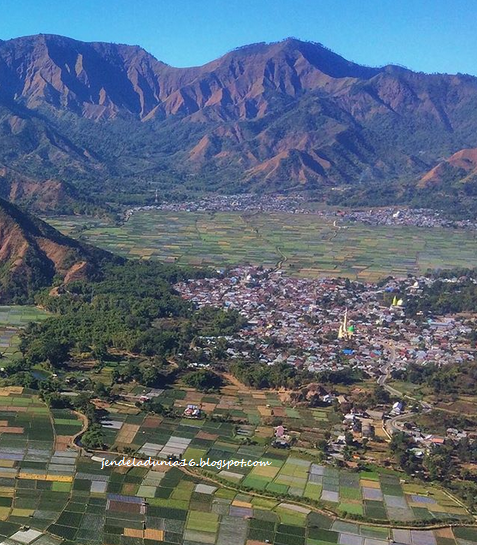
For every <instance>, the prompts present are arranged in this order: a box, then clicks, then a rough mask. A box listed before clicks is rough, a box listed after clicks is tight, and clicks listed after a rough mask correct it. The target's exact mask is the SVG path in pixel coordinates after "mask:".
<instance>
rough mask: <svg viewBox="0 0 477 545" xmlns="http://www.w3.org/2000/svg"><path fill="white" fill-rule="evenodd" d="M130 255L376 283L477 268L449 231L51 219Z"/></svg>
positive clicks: (173, 216)
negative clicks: (114, 224) (410, 275)
mask: <svg viewBox="0 0 477 545" xmlns="http://www.w3.org/2000/svg"><path fill="white" fill-rule="evenodd" d="M49 221H50V223H52V225H54V226H55V227H57V228H59V229H60V230H62V231H63V232H65V233H72V232H73V233H74V230H75V229H76V228H78V227H80V226H82V225H83V226H84V225H86V224H88V228H87V229H85V230H84V231H83V232H82V233H81V236H82V237H85V238H86V239H87V240H88V241H90V242H92V243H93V244H96V245H98V246H101V247H103V248H106V249H108V250H111V251H114V252H117V253H120V254H122V255H125V256H128V257H140V258H144V259H150V258H154V259H159V260H161V261H164V262H169V263H173V262H177V263H179V264H190V265H199V266H208V265H213V266H225V265H230V264H238V263H251V264H260V265H264V266H275V265H277V264H278V263H280V264H281V266H282V268H283V269H284V270H287V271H288V272H290V273H291V274H297V275H303V276H312V277H315V276H338V275H340V276H346V277H349V278H360V279H363V280H376V279H378V278H380V277H382V276H385V275H388V274H393V275H398V276H399V275H405V274H407V273H417V272H425V271H426V270H427V269H434V268H450V267H473V266H477V238H476V234H475V233H471V232H467V231H456V230H452V229H440V228H435V229H425V228H415V227H400V226H399V227H370V226H366V225H362V224H350V225H347V226H344V228H337V227H334V226H333V223H332V222H331V221H328V220H327V219H324V218H321V217H317V216H313V215H304V214H253V215H252V214H250V215H247V214H240V213H231V212H223V213H215V214H211V213H188V212H158V211H150V212H141V213H137V214H135V215H133V216H132V218H131V219H130V220H129V221H128V222H127V223H126V224H125V225H123V226H121V227H111V226H107V225H105V224H104V223H97V224H94V223H92V222H91V220H85V219H84V218H72V217H64V218H57V219H54V220H49Z"/></svg>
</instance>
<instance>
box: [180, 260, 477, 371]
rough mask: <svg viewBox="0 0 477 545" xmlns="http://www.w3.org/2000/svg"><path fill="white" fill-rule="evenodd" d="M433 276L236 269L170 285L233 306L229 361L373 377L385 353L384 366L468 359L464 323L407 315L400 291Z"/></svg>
mask: <svg viewBox="0 0 477 545" xmlns="http://www.w3.org/2000/svg"><path fill="white" fill-rule="evenodd" d="M432 282H433V280H432V279H429V278H426V277H418V278H416V277H413V278H406V279H402V280H395V279H389V280H388V281H387V282H386V283H385V284H384V285H379V286H378V285H376V284H363V283H359V282H352V281H349V280H347V279H339V278H338V279H331V278H323V279H305V278H296V277H289V276H287V275H286V274H285V273H283V272H282V271H279V270H271V269H268V270H267V269H260V268H256V267H236V268H233V269H231V270H229V271H227V272H226V273H224V274H220V275H219V276H218V277H216V278H206V279H200V280H194V281H189V282H183V283H180V284H177V285H176V286H175V287H176V289H177V290H178V291H179V293H180V294H181V295H182V296H183V297H184V298H185V299H187V300H189V301H192V302H193V303H195V304H196V305H197V306H198V307H203V306H208V305H209V306H215V307H222V308H224V309H233V310H236V311H238V312H239V313H240V314H241V315H242V316H243V317H244V318H245V319H246V326H245V327H244V328H242V329H241V330H240V332H239V333H238V334H237V335H235V336H234V337H233V338H227V340H228V343H229V348H228V350H227V352H228V355H229V357H230V358H232V359H234V358H237V359H248V358H254V357H255V358H256V359H257V360H258V361H259V362H261V363H266V364H268V365H272V364H274V363H278V362H286V363H288V364H290V365H293V366H296V367H298V368H301V369H307V370H309V371H312V372H324V371H340V370H344V369H356V370H361V371H363V372H364V373H366V374H367V375H369V376H370V377H375V378H376V379H377V378H378V377H379V376H380V375H381V374H382V373H381V368H382V366H383V365H384V363H385V362H388V361H389V360H390V359H391V356H392V369H390V371H396V370H399V369H403V368H406V367H407V366H408V365H409V364H410V363H418V364H422V365H426V364H427V363H430V362H434V363H436V364H438V365H446V363H450V362H452V363H459V362H464V361H470V360H473V358H474V355H473V351H472V349H471V347H470V346H469V341H468V339H467V337H466V335H468V333H469V332H470V330H471V329H470V328H469V326H468V325H465V324H464V323H463V321H461V320H459V319H458V318H456V317H453V318H446V319H438V320H425V321H422V320H419V321H418V320H417V319H414V318H410V317H408V316H406V311H405V304H404V303H403V299H402V296H403V294H405V296H406V297H407V298H409V297H418V296H419V293H420V290H421V287H422V286H424V285H425V284H429V283H432ZM344 322H346V323H344ZM340 326H341V329H344V331H341V335H340V334H339V333H340ZM343 326H344V328H343ZM340 337H341V338H340ZM203 341H204V343H205V346H206V349H207V347H208V348H209V349H210V348H211V347H212V345H213V344H214V343H215V339H214V338H205V339H203ZM256 355H258V357H257V356H256Z"/></svg>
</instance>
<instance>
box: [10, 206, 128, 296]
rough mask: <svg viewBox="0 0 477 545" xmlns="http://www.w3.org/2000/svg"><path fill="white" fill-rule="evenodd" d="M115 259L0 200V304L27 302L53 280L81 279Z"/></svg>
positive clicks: (63, 281) (64, 281) (66, 281)
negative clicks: (104, 262)
mask: <svg viewBox="0 0 477 545" xmlns="http://www.w3.org/2000/svg"><path fill="white" fill-rule="evenodd" d="M115 259H117V260H118V259H119V258H115V257H113V256H112V255H111V254H109V253H108V252H105V251H103V250H99V249H97V248H93V247H92V246H89V245H85V244H83V243H81V242H78V241H76V240H74V239H71V238H69V237H67V236H65V235H63V234H61V233H60V232H59V231H57V230H56V229H54V228H53V227H51V226H50V225H49V224H47V223H45V222H44V221H42V220H40V219H38V218H36V217H34V216H31V215H29V214H27V213H25V212H23V211H22V210H20V208H18V207H17V206H15V205H13V204H12V203H9V202H8V201H5V200H4V199H1V198H0V302H2V303H5V302H14V303H23V302H26V301H31V300H32V297H33V295H34V294H35V293H36V292H37V291H38V290H40V289H42V288H47V287H49V286H51V285H52V284H53V282H54V280H55V279H56V280H57V281H58V282H59V283H61V284H68V283H70V282H73V281H75V280H81V279H85V278H88V277H89V276H90V275H91V274H94V273H95V272H98V269H99V265H100V263H101V262H103V261H113V260H115ZM58 285H59V284H58Z"/></svg>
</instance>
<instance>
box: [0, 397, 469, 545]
mask: <svg viewBox="0 0 477 545" xmlns="http://www.w3.org/2000/svg"><path fill="white" fill-rule="evenodd" d="M181 397H182V396H170V399H171V401H172V403H175V402H176V401H187V394H186V396H185V397H182V399H180V398H181ZM204 403H205V402H204ZM210 403H212V404H213V403H214V401H210ZM110 416H111V421H112V422H114V421H116V422H118V421H122V420H120V418H119V416H120V413H119V411H116V414H114V413H113V414H111V415H110ZM122 416H124V415H121V417H122ZM130 416H134V417H135V418H136V422H137V423H136V424H133V423H132V421H131V423H130V424H129V425H130V426H136V429H135V430H134V429H132V428H129V429H127V428H126V426H127V425H128V422H126V423H123V425H122V426H120V427H119V429H116V430H115V433H116V434H117V436H116V437H119V435H121V434H123V438H124V439H128V437H127V436H129V437H131V438H132V439H133V440H134V441H136V437H137V436H139V437H140V441H141V442H142V443H143V449H144V448H149V449H151V448H152V447H151V446H150V445H149V446H147V447H145V446H144V445H145V443H144V441H146V442H149V440H151V439H152V440H155V441H157V440H159V437H160V436H161V435H162V441H165V442H166V444H167V443H169V445H170V448H171V449H172V450H173V451H174V452H176V451H177V449H178V448H182V446H184V445H185V444H186V443H187V445H186V450H185V451H184V455H185V456H199V455H200V453H201V452H204V453H206V454H207V455H208V456H209V455H211V445H212V447H213V449H215V455H216V456H223V455H224V454H223V453H224V452H227V449H226V447H227V445H228V444H229V443H230V441H231V437H232V436H233V435H234V434H233V430H232V429H231V424H229V423H212V422H209V421H189V422H186V421H184V420H180V419H179V420H176V421H175V422H172V421H171V422H168V421H167V420H162V419H161V418H158V417H151V416H144V415H138V414H136V415H132V414H129V415H127V414H126V420H127V419H128V418H129V417H130ZM212 424H213V425H212ZM80 429H81V423H80V421H79V420H78V419H77V416H76V415H75V414H74V413H72V412H71V411H69V410H65V409H61V410H60V409H55V410H52V411H50V410H49V409H48V408H47V407H46V406H45V405H44V404H43V403H42V402H41V401H40V400H39V398H38V397H37V396H36V395H34V394H33V393H32V392H29V391H26V390H23V389H22V388H19V387H11V388H3V389H2V390H0V543H2V544H3V545H30V544H31V545H61V544H64V545H72V544H73V543H81V544H84V545H92V544H98V545H99V544H113V545H153V544H155V543H163V544H164V545H173V544H176V545H178V544H185V545H202V544H209V545H230V543H234V544H237V545H263V544H264V543H271V544H275V545H328V544H329V545H333V544H339V545H388V544H389V542H390V540H394V541H396V542H399V543H403V544H406V545H469V544H471V543H477V531H476V530H475V529H474V528H465V527H462V528H459V527H456V528H453V529H451V528H443V529H439V530H419V529H411V530H397V529H395V530H394V529H392V528H389V527H384V526H372V525H366V524H357V523H354V522H349V521H344V520H340V519H336V518H334V517H330V516H327V515H325V514H322V513H320V512H318V511H317V510H316V509H313V508H312V507H308V506H306V505H298V504H296V503H293V502H289V501H286V500H284V499H280V498H272V497H268V498H267V497H263V496H260V495H257V494H256V493H253V492H241V491H239V490H237V489H236V487H233V486H231V487H229V488H227V487H224V486H222V485H221V484H220V483H217V482H214V481H213V480H208V479H204V478H203V477H201V476H200V474H194V473H192V472H190V471H181V470H180V469H178V468H173V467H169V466H167V465H164V466H156V467H155V468H154V469H147V468H141V467H134V468H127V467H105V468H104V469H102V468H101V462H100V461H99V459H92V458H90V457H84V456H82V455H81V454H80V452H79V451H78V450H77V449H76V448H72V447H71V446H70V445H71V440H72V437H73V436H74V435H75V434H76V433H77V432H78V431H79V430H80ZM257 429H258V428H257ZM199 434H201V435H200V436H199ZM143 435H144V437H142V436H143ZM171 437H173V438H174V440H173V441H170V438H171ZM210 441H212V443H210ZM136 442H139V441H136ZM249 448H250V447H249ZM151 454H152V452H151ZM257 454H258V451H257ZM107 456H108V457H110V458H111V459H113V458H114V456H112V455H107ZM241 456H243V457H247V458H248V457H253V456H254V455H253V454H252V453H251V452H250V453H248V452H245V451H244V452H242V453H241ZM269 457H270V456H269ZM274 461H275V462H276V464H274V465H273V466H272V467H271V469H272V470H273V471H274V472H275V473H276V475H275V476H271V475H270V476H269V481H272V482H275V483H276V484H277V485H278V484H281V483H283V484H285V482H286V481H287V479H288V480H289V479H291V478H293V481H294V483H295V482H296V483H298V484H299V483H301V482H302V480H303V479H305V477H306V478H307V479H308V481H309V482H307V483H306V484H305V485H304V486H302V489H303V494H304V495H306V494H307V493H310V494H313V493H314V492H316V489H317V487H319V486H322V487H323V490H326V491H331V492H332V491H334V489H336V487H337V486H338V487H339V497H340V501H341V502H342V503H345V502H348V503H350V504H351V503H354V504H355V505H358V496H359V495H360V494H361V495H362V497H363V499H362V502H363V503H364V505H365V508H366V509H368V506H367V503H366V502H368V503H371V502H374V503H376V504H378V503H379V502H380V500H379V499H378V498H377V496H378V494H379V492H381V493H382V495H383V500H381V503H383V505H384V506H385V508H386V509H389V507H388V506H389V505H391V503H393V502H394V504H395V505H393V506H392V508H393V509H400V507H399V505H397V504H398V503H399V499H402V498H404V499H405V501H406V502H407V506H408V508H409V509H410V510H412V511H413V513H414V510H417V509H427V510H428V512H429V513H430V512H434V511H436V507H430V506H431V505H432V506H435V505H437V506H438V507H439V508H440V509H441V510H440V511H436V512H438V513H439V514H440V515H442V513H443V512H444V510H448V511H446V512H449V513H450V512H452V511H451V510H452V509H455V506H454V505H451V501H450V500H449V499H445V498H443V497H441V496H440V495H439V492H438V491H434V490H429V491H428V492H427V493H426V494H424V491H423V490H422V489H421V490H418V489H417V488H416V486H415V485H411V484H407V483H404V484H403V483H401V482H400V481H399V479H397V477H395V476H394V475H393V474H392V473H386V474H378V473H374V472H367V473H361V474H358V473H356V474H355V473H350V472H347V471H340V472H338V471H337V470H331V469H329V468H324V467H323V466H310V465H309V464H308V462H306V461H305V460H303V459H300V458H298V457H297V456H296V455H290V456H288V455H287V453H284V452H281V453H280V456H275V457H274ZM307 464H308V466H307ZM317 468H318V469H317ZM317 476H318V477H320V476H322V483H321V484H319V483H318V482H316V481H317ZM243 477H244V478H245V479H249V480H252V479H255V482H256V484H257V492H260V491H262V493H263V487H261V486H259V485H260V483H262V482H263V475H255V474H252V473H249V474H248V475H244V476H243ZM310 483H311V484H310ZM336 483H338V485H337V484H336ZM231 485H233V483H232V482H231ZM285 486H288V485H285ZM313 487H315V490H313ZM372 491H374V492H372ZM368 498H369V499H368ZM389 498H395V499H394V500H392V501H391V500H389ZM396 498H397V499H396ZM418 498H422V499H421V500H419V499H418ZM372 507H373V509H374V511H375V512H377V511H378V510H379V507H378V505H372ZM415 516H416V518H417V519H419V518H424V517H423V516H422V515H421V514H420V513H417V512H416V513H415ZM426 516H427V515H426Z"/></svg>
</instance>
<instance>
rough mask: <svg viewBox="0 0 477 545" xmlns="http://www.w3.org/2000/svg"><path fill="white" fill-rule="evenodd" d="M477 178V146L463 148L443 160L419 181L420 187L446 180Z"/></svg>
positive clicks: (463, 180)
mask: <svg viewBox="0 0 477 545" xmlns="http://www.w3.org/2000/svg"><path fill="white" fill-rule="evenodd" d="M471 178H477V148H472V149H463V150H460V151H458V152H457V153H454V154H453V155H451V156H450V157H449V158H448V159H445V160H444V161H441V162H440V163H438V164H437V165H436V166H435V167H434V168H432V169H431V170H430V171H429V172H427V173H426V174H425V175H424V176H423V177H422V178H421V180H420V181H419V184H418V185H419V187H432V186H433V185H436V184H441V183H443V182H444V183H445V182H446V181H449V180H452V181H456V180H459V181H461V182H465V181H466V179H471Z"/></svg>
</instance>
